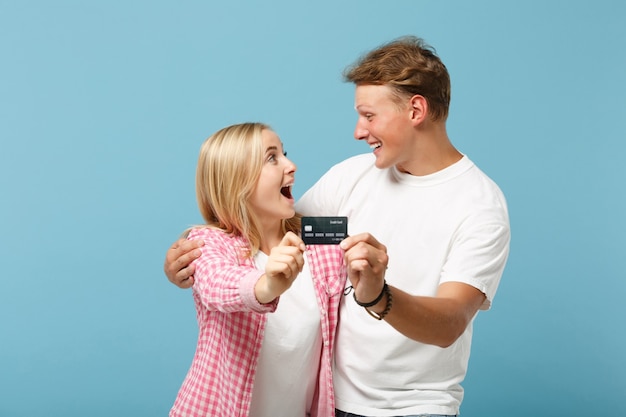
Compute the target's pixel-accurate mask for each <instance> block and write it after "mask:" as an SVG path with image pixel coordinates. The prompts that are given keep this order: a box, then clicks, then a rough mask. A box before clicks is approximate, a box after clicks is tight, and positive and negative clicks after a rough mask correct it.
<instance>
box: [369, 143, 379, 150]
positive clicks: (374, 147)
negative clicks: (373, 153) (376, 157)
mask: <svg viewBox="0 0 626 417" xmlns="http://www.w3.org/2000/svg"><path fill="white" fill-rule="evenodd" d="M381 146H382V143H380V142H377V143H372V144H371V145H370V149H376V148H380V147H381Z"/></svg>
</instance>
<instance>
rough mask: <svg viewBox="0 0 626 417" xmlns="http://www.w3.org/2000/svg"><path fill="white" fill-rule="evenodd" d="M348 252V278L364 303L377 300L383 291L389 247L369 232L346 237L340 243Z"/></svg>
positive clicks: (357, 295) (356, 294) (357, 296)
mask: <svg viewBox="0 0 626 417" xmlns="http://www.w3.org/2000/svg"><path fill="white" fill-rule="evenodd" d="M340 246H341V248H342V249H343V250H344V251H345V252H346V253H345V255H344V257H345V260H346V265H347V266H348V279H350V283H351V284H352V287H353V288H354V294H355V296H356V298H357V300H359V301H360V302H362V303H367V302H370V301H372V300H375V299H376V297H378V295H379V294H380V292H381V291H382V288H383V285H384V281H385V271H386V270H387V263H388V262H389V257H388V256H387V247H386V246H385V245H383V244H382V243H380V242H379V241H378V240H376V238H374V236H372V235H370V234H369V233H361V234H358V235H354V236H350V237H347V238H345V239H344V240H343V241H342V242H341V243H340Z"/></svg>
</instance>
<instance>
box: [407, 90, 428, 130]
mask: <svg viewBox="0 0 626 417" xmlns="http://www.w3.org/2000/svg"><path fill="white" fill-rule="evenodd" d="M409 110H410V113H409V115H410V116H411V120H412V121H413V122H414V123H416V124H419V123H422V122H423V121H424V119H426V116H427V115H428V101H426V98H424V96H422V95H419V94H416V95H414V96H413V97H411V99H410V100H409Z"/></svg>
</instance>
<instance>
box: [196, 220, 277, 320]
mask: <svg viewBox="0 0 626 417" xmlns="http://www.w3.org/2000/svg"><path fill="white" fill-rule="evenodd" d="M188 239H203V240H204V242H205V244H204V246H202V248H201V250H202V256H201V257H200V258H198V259H196V261H195V266H196V272H195V274H194V278H195V282H194V285H193V289H194V292H195V293H196V295H197V297H199V299H200V301H201V302H202V304H203V305H204V307H205V308H206V309H207V310H208V311H221V312H224V313H232V312H236V311H255V312H258V313H266V312H270V311H274V310H275V309H276V305H277V302H278V300H274V301H273V302H272V303H269V304H261V303H259V302H258V301H257V299H256V296H255V295H254V286H255V284H256V282H257V281H258V279H259V277H260V276H261V275H263V271H259V270H257V269H256V268H255V266H254V262H253V261H252V259H250V258H249V257H247V256H246V254H247V248H246V247H245V245H244V243H243V240H242V239H241V238H239V237H236V236H232V235H228V234H226V233H224V232H223V231H221V230H217V229H212V228H197V229H193V230H191V232H190V233H189V236H188Z"/></svg>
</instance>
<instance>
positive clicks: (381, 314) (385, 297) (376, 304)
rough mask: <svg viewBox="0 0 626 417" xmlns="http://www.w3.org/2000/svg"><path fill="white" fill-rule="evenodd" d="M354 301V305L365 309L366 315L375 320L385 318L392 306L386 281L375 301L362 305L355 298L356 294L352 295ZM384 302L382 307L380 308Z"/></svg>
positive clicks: (389, 289) (391, 298)
mask: <svg viewBox="0 0 626 417" xmlns="http://www.w3.org/2000/svg"><path fill="white" fill-rule="evenodd" d="M352 295H353V297H354V301H356V303H357V304H358V305H359V306H361V307H363V308H365V311H367V314H369V315H370V316H372V317H373V318H375V319H376V320H382V319H383V318H385V316H386V315H387V314H389V311H390V310H391V306H392V305H393V296H392V295H391V288H390V287H389V285H387V281H384V284H383V289H382V290H381V292H380V294H379V295H378V297H376V299H374V300H373V301H370V302H368V303H362V302H360V301H359V300H358V299H357V298H356V292H354V293H353V294H352ZM383 302H384V307H382V305H383Z"/></svg>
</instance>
